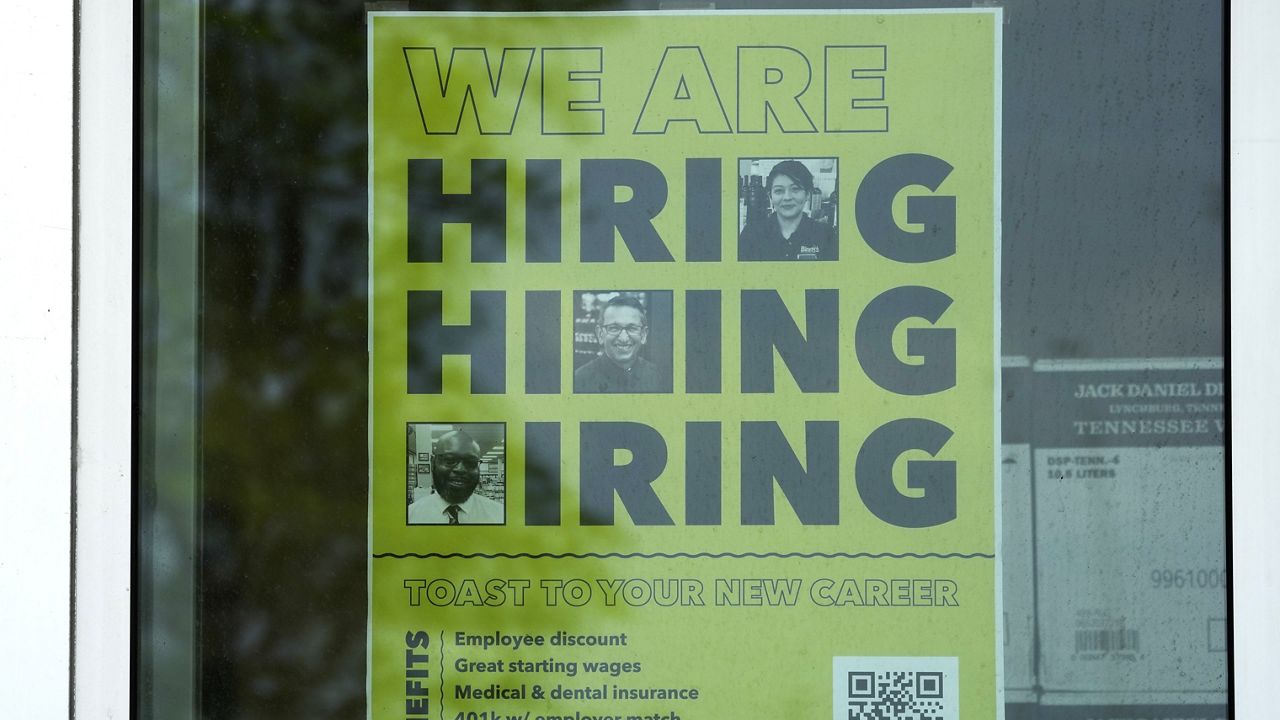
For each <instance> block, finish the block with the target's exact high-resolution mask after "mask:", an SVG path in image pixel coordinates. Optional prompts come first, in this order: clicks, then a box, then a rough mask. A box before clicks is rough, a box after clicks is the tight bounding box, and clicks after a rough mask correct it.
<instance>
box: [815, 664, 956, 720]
mask: <svg viewBox="0 0 1280 720" xmlns="http://www.w3.org/2000/svg"><path fill="white" fill-rule="evenodd" d="M958 666H959V663H958V662H957V658H954V657H837V658H833V662H832V676H831V683H832V718H833V720H959V718H960V702H959V686H958V685H957V683H958V681H959V679H960V676H959V667H958Z"/></svg>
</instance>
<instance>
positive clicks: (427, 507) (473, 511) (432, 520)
mask: <svg viewBox="0 0 1280 720" xmlns="http://www.w3.org/2000/svg"><path fill="white" fill-rule="evenodd" d="M451 504H455V503H448V502H445V500H444V498H442V497H440V495H439V494H437V493H435V492H434V491H428V492H427V493H426V494H424V495H422V496H421V497H418V498H417V499H415V500H414V501H413V503H412V504H411V505H409V524H410V525H448V524H449V512H448V508H449V505H451ZM456 505H457V506H458V524H459V525H502V524H504V523H505V522H506V518H507V513H506V509H505V508H503V507H502V503H500V502H497V501H496V500H490V499H489V498H487V497H485V496H483V495H480V494H477V493H471V497H469V498H467V500H466V502H461V503H456Z"/></svg>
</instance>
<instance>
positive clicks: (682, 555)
mask: <svg viewBox="0 0 1280 720" xmlns="http://www.w3.org/2000/svg"><path fill="white" fill-rule="evenodd" d="M373 557H375V558H396V559H398V560H404V559H406V558H419V559H423V560H608V559H614V558H616V559H623V560H627V559H636V558H641V559H645V560H653V559H663V560H676V559H690V560H692V559H698V558H732V559H735V560H743V559H748V558H749V559H753V560H766V559H771V558H778V559H782V558H799V559H802V560H813V559H819V558H820V559H823V560H844V559H857V558H873V559H876V558H894V559H902V558H916V559H925V558H938V559H943V560H946V559H952V558H960V559H963V560H972V559H974V558H986V559H988V560H994V559H995V557H996V556H995V555H994V554H992V553H910V552H909V553H890V552H882V553H866V552H858V553H823V552H810V553H777V552H765V553H758V552H745V553H725V552H722V553H705V552H702V553H687V552H677V553H638V552H633V553H616V552H614V553H391V552H384V553H373Z"/></svg>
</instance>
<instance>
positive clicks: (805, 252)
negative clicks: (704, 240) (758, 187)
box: [738, 160, 839, 260]
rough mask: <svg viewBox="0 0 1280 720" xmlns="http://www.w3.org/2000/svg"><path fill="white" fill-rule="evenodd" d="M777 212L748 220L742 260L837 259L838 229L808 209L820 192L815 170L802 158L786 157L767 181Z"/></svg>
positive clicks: (740, 243) (741, 244)
mask: <svg viewBox="0 0 1280 720" xmlns="http://www.w3.org/2000/svg"><path fill="white" fill-rule="evenodd" d="M765 191H766V192H768V193H769V205H770V207H771V208H773V212H771V213H769V214H768V215H767V216H765V217H764V219H762V220H759V221H750V220H749V221H748V222H747V223H746V226H745V227H743V228H742V235H741V236H739V238H738V259H739V260H835V259H837V258H838V251H839V247H838V245H837V244H836V232H835V228H833V227H831V226H830V225H828V224H826V223H823V222H819V221H817V220H814V219H813V218H811V217H809V215H808V213H806V212H805V210H806V208H808V206H809V198H810V197H811V196H812V195H813V193H815V192H817V188H815V187H814V184H813V173H811V172H809V168H807V167H805V166H804V163H801V162H800V161H798V160H783V161H782V162H780V163H778V164H777V165H774V166H773V169H772V170H770V171H769V177H768V179H767V180H766V181H765Z"/></svg>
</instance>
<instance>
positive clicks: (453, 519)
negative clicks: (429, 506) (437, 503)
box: [444, 505, 458, 525]
mask: <svg viewBox="0 0 1280 720" xmlns="http://www.w3.org/2000/svg"><path fill="white" fill-rule="evenodd" d="M444 512H445V514H446V515H448V516H449V524H450V525H457V524H458V506H457V505H450V506H449V507H447V508H445V509H444Z"/></svg>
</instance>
